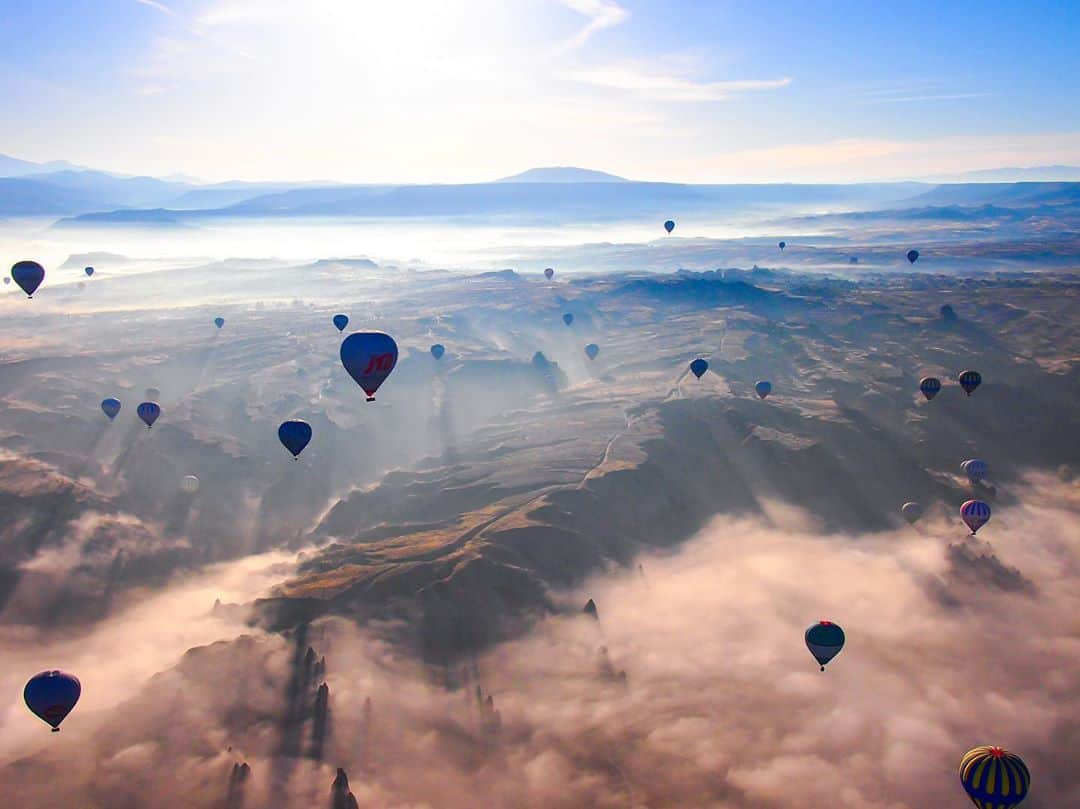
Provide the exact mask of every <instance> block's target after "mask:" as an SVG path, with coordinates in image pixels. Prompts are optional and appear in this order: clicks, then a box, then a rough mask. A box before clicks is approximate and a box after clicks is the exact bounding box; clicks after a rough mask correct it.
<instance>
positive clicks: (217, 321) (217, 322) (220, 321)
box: [214, 317, 225, 329]
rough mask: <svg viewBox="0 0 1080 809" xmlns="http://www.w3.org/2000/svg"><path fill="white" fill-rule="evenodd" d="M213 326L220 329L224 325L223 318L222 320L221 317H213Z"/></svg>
mask: <svg viewBox="0 0 1080 809" xmlns="http://www.w3.org/2000/svg"><path fill="white" fill-rule="evenodd" d="M214 325H215V326H217V327H218V328H219V329H220V328H221V327H222V326H224V325H225V318H223V317H215V318H214Z"/></svg>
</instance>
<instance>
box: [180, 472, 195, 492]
mask: <svg viewBox="0 0 1080 809" xmlns="http://www.w3.org/2000/svg"><path fill="white" fill-rule="evenodd" d="M180 488H181V489H183V490H184V492H185V493H187V494H195V492H197V491H199V479H198V478H197V477H195V476H194V475H184V477H183V479H182V480H181V481H180Z"/></svg>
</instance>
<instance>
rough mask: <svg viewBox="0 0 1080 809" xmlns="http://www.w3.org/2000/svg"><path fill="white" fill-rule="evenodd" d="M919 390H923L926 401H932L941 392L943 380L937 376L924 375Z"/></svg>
mask: <svg viewBox="0 0 1080 809" xmlns="http://www.w3.org/2000/svg"><path fill="white" fill-rule="evenodd" d="M919 390H921V391H922V395H923V396H925V397H926V401H928V402H929V401H930V400H931V399H933V398H934V397H935V396H937V395H938V394H939V393H941V380H940V379H938V378H937V377H936V376H924V377H923V378H922V379H920V380H919Z"/></svg>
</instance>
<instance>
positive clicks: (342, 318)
mask: <svg viewBox="0 0 1080 809" xmlns="http://www.w3.org/2000/svg"><path fill="white" fill-rule="evenodd" d="M334 325H335V326H337V330H338V331H345V327H346V326H348V325H349V316H348V315H334Z"/></svg>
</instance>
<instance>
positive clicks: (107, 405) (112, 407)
mask: <svg viewBox="0 0 1080 809" xmlns="http://www.w3.org/2000/svg"><path fill="white" fill-rule="evenodd" d="M101 409H102V410H103V411H104V412H105V415H106V416H108V417H109V421H112V420H113V419H114V418H116V414H117V413H119V412H120V400H119V399H114V398H112V397H111V396H110V397H109V398H108V399H102V400H101Z"/></svg>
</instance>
